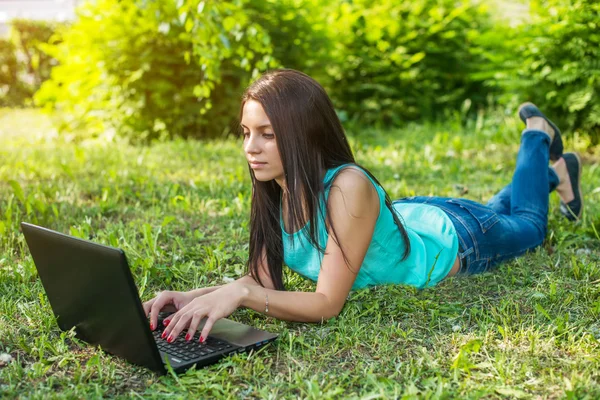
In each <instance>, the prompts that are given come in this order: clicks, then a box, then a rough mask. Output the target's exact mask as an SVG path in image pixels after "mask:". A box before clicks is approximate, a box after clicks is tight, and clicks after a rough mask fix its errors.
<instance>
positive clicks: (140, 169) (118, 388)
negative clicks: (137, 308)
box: [0, 110, 600, 398]
mask: <svg viewBox="0 0 600 400" xmlns="http://www.w3.org/2000/svg"><path fill="white" fill-rule="evenodd" d="M0 121H2V124H1V125H0V353H8V354H10V355H11V356H12V357H14V361H12V362H11V363H9V364H8V365H6V366H4V367H0V397H9V398H10V397H16V396H25V397H48V396H52V395H56V394H58V395H59V396H65V397H83V398H87V397H100V396H106V397H108V396H129V397H136V396H138V395H141V396H144V397H157V398H161V397H164V396H167V395H168V396H173V397H271V398H280V397H287V398H296V397H312V398H328V397H371V398H375V397H382V398H386V397H401V396H406V397H408V398H411V397H412V398H417V397H419V398H421V397H426V398H427V397H429V398H480V397H489V398H515V397H523V398H531V397H533V398H537V397H541V398H557V397H567V396H571V397H573V398H583V397H586V396H587V397H588V398H598V397H600V385H599V384H598V379H597V377H598V371H599V370H600V346H599V340H600V323H599V322H598V321H600V267H599V265H600V236H599V234H598V233H599V232H600V219H599V218H600V217H599V216H600V200H599V198H600V189H599V188H600V174H599V173H598V172H599V165H600V148H598V147H596V148H586V146H587V145H588V144H587V142H586V138H585V137H584V136H569V135H566V147H567V148H573V147H575V148H576V149H578V150H579V151H582V150H584V160H585V166H584V176H583V190H584V193H585V196H586V197H585V201H586V203H585V204H586V212H585V214H584V218H583V221H582V222H581V223H578V224H572V223H570V222H568V221H566V220H565V219H564V218H562V216H561V215H560V214H559V213H558V198H557V197H556V196H555V195H553V196H552V197H551V210H550V224H549V230H548V237H547V240H546V243H545V245H544V246H542V247H540V248H539V249H537V250H536V251H535V252H532V253H530V254H527V255H526V256H524V257H522V258H520V259H518V260H516V261H513V262H510V263H506V264H504V265H503V266H501V267H500V268H499V269H498V270H496V271H494V272H492V273H486V274H483V275H479V276H473V277H469V278H452V279H449V280H446V281H444V282H442V283H441V284H440V285H439V286H438V287H435V288H431V289H427V290H423V291H419V290H416V289H414V288H410V287H406V286H383V287H376V288H371V289H367V290H361V291H356V292H353V293H351V295H350V299H349V301H348V302H347V304H346V306H345V308H344V310H343V312H342V314H341V315H340V316H339V317H338V318H335V319H333V320H329V321H326V322H325V323H324V324H322V325H320V324H314V325H313V324H299V323H288V322H282V321H277V320H274V319H272V318H267V317H263V316H262V315H260V314H258V313H255V312H254V311H251V310H245V309H244V310H239V311H237V312H236V313H235V314H234V315H233V316H232V318H233V319H236V320H240V321H243V322H246V323H249V324H252V325H255V326H258V327H262V328H265V329H267V330H270V331H274V332H278V333H279V334H280V338H279V339H278V340H277V341H276V342H275V343H273V344H271V345H269V346H267V347H265V348H263V349H262V350H260V351H259V352H258V353H251V354H240V355H235V356H233V357H230V358H228V359H225V360H223V362H220V363H219V364H216V365H214V366H211V367H209V368H205V369H201V370H192V371H189V372H188V373H187V374H185V375H182V376H179V377H177V378H176V377H173V376H166V377H160V378H159V377H157V376H155V375H153V374H151V373H150V372H148V371H146V370H145V369H143V368H138V367H134V366H131V365H129V364H127V363H126V362H124V361H122V360H120V359H118V358H115V357H111V356H108V355H106V354H104V353H102V352H101V351H99V350H97V349H95V348H91V347H89V346H87V345H86V344H84V343H82V342H80V341H78V340H76V339H75V338H74V336H73V334H72V333H69V332H67V333H65V332H61V331H60V330H59V329H58V327H57V326H56V323H55V321H54V319H53V317H52V313H51V308H50V305H49V304H48V302H47V299H46V297H45V294H44V291H43V288H42V285H41V283H40V282H39V279H38V277H37V273H36V270H35V267H34V265H33V262H32V260H31V257H30V255H29V251H28V250H27V248H26V246H25V243H24V239H23V236H22V234H21V233H20V230H19V223H20V222H21V221H29V222H34V223H39V224H42V225H44V226H47V227H49V228H52V229H55V230H58V231H61V232H65V233H69V234H72V235H75V236H78V237H83V238H89V239H92V240H95V241H97V242H99V243H103V244H107V245H112V246H117V247H121V248H123V249H124V250H125V252H126V253H127V255H128V259H129V262H130V266H131V269H132V271H133V274H134V276H135V279H136V283H137V285H138V287H139V289H140V291H141V294H142V297H143V298H144V299H147V298H150V297H151V296H153V295H154V293H155V292H156V291H157V290H162V289H174V290H188V289H191V288H194V287H200V286H206V285H212V284H219V283H222V282H223V281H225V280H227V279H230V278H235V277H237V276H239V275H240V274H242V273H243V272H244V269H245V262H246V257H247V252H248V244H247V241H248V217H249V207H250V194H251V188H250V181H249V177H248V170H247V166H246V164H245V160H244V157H243V154H242V151H241V143H240V142H239V140H237V139H233V138H231V139H227V140H222V141H204V142H201V141H181V140H176V141H172V142H158V143H154V144H150V145H146V146H132V145H129V144H127V143H124V142H119V141H114V142H110V143H107V142H101V141H78V140H73V138H69V137H64V136H61V135H58V134H54V133H52V132H53V131H52V128H51V127H50V125H49V123H48V122H47V121H46V122H45V121H44V117H40V115H39V114H38V113H37V112H35V111H31V110H25V111H19V112H10V111H7V110H3V111H2V112H0ZM27 125H29V126H30V127H31V129H29V130H28V129H27V128H25V127H26V126H27ZM36 126H37V127H39V128H35V127H36ZM34 128H35V129H34ZM44 129H47V130H48V131H49V132H51V133H52V134H51V135H50V136H48V137H46V136H44V135H43V131H44ZM519 129H520V121H518V120H516V118H514V117H511V116H503V115H501V114H491V115H487V116H483V117H481V119H480V120H478V121H475V122H473V123H472V124H470V125H468V126H467V128H463V127H462V125H461V124H459V123H458V122H457V121H452V120H449V121H447V122H445V123H439V124H424V125H409V126H407V127H405V128H402V129H392V130H389V131H381V130H373V129H359V128H357V127H350V128H349V129H348V131H349V134H350V137H351V143H352V146H353V148H354V149H355V153H356V157H357V159H358V161H359V162H360V163H361V164H363V165H364V166H366V167H367V168H369V169H371V171H372V172H373V173H374V174H375V175H376V177H377V178H378V179H380V181H381V182H382V184H383V185H384V187H385V188H386V189H387V191H388V193H389V194H390V196H391V197H392V198H398V197H402V196H409V195H439V196H464V197H467V198H470V199H474V200H480V201H486V200H488V199H489V198H490V197H491V196H492V195H493V194H494V193H495V192H496V191H498V190H499V189H500V188H501V187H502V186H503V185H505V184H506V183H508V182H509V181H510V178H511V176H512V170H513V168H514V163H515V156H516V152H517V150H518V143H519V137H520V130H519ZM11 132H18V134H17V133H11ZM287 278H288V279H287V282H288V289H289V290H314V288H315V285H314V284H313V283H311V282H308V281H305V280H303V279H302V278H300V277H299V276H298V275H295V274H291V273H290V274H287Z"/></svg>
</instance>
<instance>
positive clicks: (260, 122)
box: [241, 100, 285, 186]
mask: <svg viewBox="0 0 600 400" xmlns="http://www.w3.org/2000/svg"><path fill="white" fill-rule="evenodd" d="M241 125H242V129H243V135H244V153H245V155H246V160H247V161H248V164H250V168H252V170H253V171H254V176H255V177H256V179H258V180H259V181H262V182H266V181H270V180H273V179H275V180H276V181H277V183H278V184H279V186H283V185H284V176H285V175H284V173H283V165H282V164H281V158H280V157H279V149H278V148H277V142H276V141H275V132H274V131H273V127H272V126H271V122H270V121H269V118H267V114H266V113H265V110H264V109H263V107H262V105H261V104H260V103H259V102H258V101H256V100H248V101H246V103H245V104H244V108H243V110H242V122H241Z"/></svg>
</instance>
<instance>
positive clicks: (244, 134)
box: [240, 131, 250, 139]
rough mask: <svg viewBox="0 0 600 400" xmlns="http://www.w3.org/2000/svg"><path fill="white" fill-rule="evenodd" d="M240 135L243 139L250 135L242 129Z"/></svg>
mask: <svg viewBox="0 0 600 400" xmlns="http://www.w3.org/2000/svg"><path fill="white" fill-rule="evenodd" d="M240 136H241V137H243V138H244V139H245V138H247V137H248V136H250V132H244V131H242V132H241V133H240Z"/></svg>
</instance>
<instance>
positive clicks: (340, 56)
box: [328, 0, 490, 124]
mask: <svg viewBox="0 0 600 400" xmlns="http://www.w3.org/2000/svg"><path fill="white" fill-rule="evenodd" d="M329 26H330V27H331V35H332V38H333V40H335V50H334V55H333V59H334V60H336V62H335V63H332V64H331V65H330V66H329V68H328V73H329V74H330V76H331V77H332V78H333V79H334V82H333V83H332V84H331V88H332V95H333V97H334V100H335V103H336V105H337V106H338V107H340V108H341V109H343V110H344V111H346V112H347V113H348V114H349V115H350V116H352V117H353V118H356V119H358V120H359V121H361V122H367V123H383V124H390V123H392V124H393V123H396V124H397V123H399V122H401V121H406V120H413V119H418V118H422V117H426V118H431V117H436V116H438V115H440V113H441V112H443V111H444V110H445V109H447V108H456V107H459V105H460V104H461V103H462V102H463V101H464V100H465V99H467V98H469V99H471V101H472V102H473V103H475V104H481V103H483V102H484V101H485V98H486V95H487V91H488V89H487V88H486V87H485V86H484V85H483V81H481V80H477V79H474V78H473V76H474V74H476V73H478V72H479V71H480V69H481V68H482V65H481V61H482V58H481V56H480V55H479V54H478V52H477V51H475V50H476V48H475V41H476V39H477V37H478V36H479V35H481V34H482V33H483V32H485V31H486V30H487V29H489V26H490V20H489V15H488V12H487V9H486V7H484V6H482V5H479V2H478V1H475V0H473V1H465V2H462V3H459V2H456V1H453V0H416V1H410V2H408V1H406V2H399V1H396V0H385V1H377V2H374V1H372V0H354V1H341V4H340V5H339V6H338V7H332V12H331V14H330V17H329Z"/></svg>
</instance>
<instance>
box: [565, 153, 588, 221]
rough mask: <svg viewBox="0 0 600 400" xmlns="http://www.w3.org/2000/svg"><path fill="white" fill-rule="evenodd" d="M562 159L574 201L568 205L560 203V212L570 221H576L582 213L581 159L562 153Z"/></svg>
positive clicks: (572, 154)
mask: <svg viewBox="0 0 600 400" xmlns="http://www.w3.org/2000/svg"><path fill="white" fill-rule="evenodd" d="M562 158H563V159H564V160H565V164H566V165H567V172H568V173H569V179H571V188H572V189H573V196H574V199H573V200H571V201H570V202H568V203H564V202H563V201H562V200H561V201H560V212H561V214H562V215H564V216H565V217H567V219H568V220H570V221H577V220H578V219H579V218H580V217H581V214H582V213H583V195H582V194H581V159H580V158H579V155H578V154H577V153H564V154H563V156H562Z"/></svg>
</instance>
